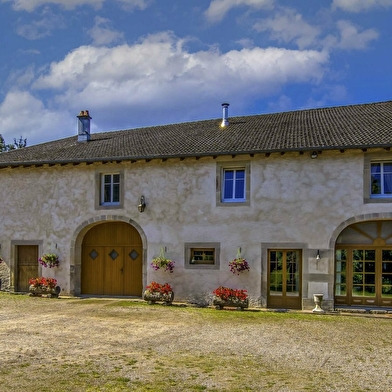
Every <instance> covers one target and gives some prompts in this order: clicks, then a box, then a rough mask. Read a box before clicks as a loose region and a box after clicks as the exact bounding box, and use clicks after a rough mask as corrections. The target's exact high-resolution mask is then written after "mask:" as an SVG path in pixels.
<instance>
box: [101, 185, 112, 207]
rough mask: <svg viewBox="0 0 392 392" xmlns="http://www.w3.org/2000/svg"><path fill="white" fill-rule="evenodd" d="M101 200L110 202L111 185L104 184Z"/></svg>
mask: <svg viewBox="0 0 392 392" xmlns="http://www.w3.org/2000/svg"><path fill="white" fill-rule="evenodd" d="M103 201H104V202H105V203H110V202H111V186H110V184H109V185H105V187H104V196H103Z"/></svg>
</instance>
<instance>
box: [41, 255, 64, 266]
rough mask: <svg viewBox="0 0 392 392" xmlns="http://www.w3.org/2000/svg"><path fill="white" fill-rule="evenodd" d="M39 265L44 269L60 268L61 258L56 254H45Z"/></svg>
mask: <svg viewBox="0 0 392 392" xmlns="http://www.w3.org/2000/svg"><path fill="white" fill-rule="evenodd" d="M38 261H39V263H40V264H41V265H42V266H44V267H49V268H53V267H58V266H59V264H60V261H59V258H58V256H57V255H56V254H55V253H45V254H43V255H42V256H41V257H40V258H39V259H38Z"/></svg>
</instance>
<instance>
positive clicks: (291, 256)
mask: <svg viewBox="0 0 392 392" xmlns="http://www.w3.org/2000/svg"><path fill="white" fill-rule="evenodd" d="M268 258H269V270H268V281H269V288H268V299H267V301H268V306H269V307H273V308H287V309H301V251H300V250H270V251H269V253H268Z"/></svg>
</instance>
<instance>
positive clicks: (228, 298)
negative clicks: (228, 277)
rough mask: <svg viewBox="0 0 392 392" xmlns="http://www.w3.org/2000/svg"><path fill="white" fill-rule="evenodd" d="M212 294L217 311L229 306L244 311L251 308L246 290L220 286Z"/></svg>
mask: <svg viewBox="0 0 392 392" xmlns="http://www.w3.org/2000/svg"><path fill="white" fill-rule="evenodd" d="M212 293H213V294H214V299H213V304H214V305H215V307H216V309H223V307H224V306H228V307H235V308H237V309H240V310H243V309H244V308H247V307H248V306H249V299H248V293H247V291H246V290H242V289H231V288H229V287H224V286H220V287H218V288H217V289H215V290H214V291H213V292H212Z"/></svg>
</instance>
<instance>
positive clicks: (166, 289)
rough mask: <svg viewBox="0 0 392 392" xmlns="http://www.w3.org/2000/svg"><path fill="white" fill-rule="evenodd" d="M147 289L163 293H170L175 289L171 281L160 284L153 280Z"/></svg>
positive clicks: (151, 291)
mask: <svg viewBox="0 0 392 392" xmlns="http://www.w3.org/2000/svg"><path fill="white" fill-rule="evenodd" d="M146 290H148V291H149V292H150V293H161V294H168V293H171V292H172V291H173V289H172V287H171V286H170V285H169V283H165V284H163V285H162V284H159V283H157V282H151V283H150V284H149V285H148V286H147V287H146Z"/></svg>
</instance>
